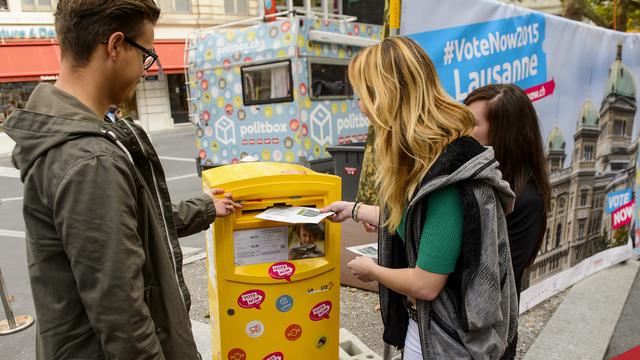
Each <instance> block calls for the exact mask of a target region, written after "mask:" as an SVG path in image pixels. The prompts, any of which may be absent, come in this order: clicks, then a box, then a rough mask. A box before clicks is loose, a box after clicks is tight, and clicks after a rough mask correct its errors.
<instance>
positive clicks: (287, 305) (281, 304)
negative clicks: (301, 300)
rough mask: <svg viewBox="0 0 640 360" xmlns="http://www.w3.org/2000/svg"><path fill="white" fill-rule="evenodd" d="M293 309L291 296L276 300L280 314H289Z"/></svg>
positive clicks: (283, 296)
mask: <svg viewBox="0 0 640 360" xmlns="http://www.w3.org/2000/svg"><path fill="white" fill-rule="evenodd" d="M292 307H293V298H292V297H291V296H289V295H282V296H280V297H279V298H278V299H277V300H276V308H277V309H278V311H280V312H287V311H289V310H291V308H292Z"/></svg>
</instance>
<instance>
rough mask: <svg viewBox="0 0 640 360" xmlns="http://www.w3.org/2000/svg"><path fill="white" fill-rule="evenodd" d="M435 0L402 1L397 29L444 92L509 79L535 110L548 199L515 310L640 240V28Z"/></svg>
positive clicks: (461, 93) (483, 1) (626, 254)
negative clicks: (424, 56) (418, 50)
mask: <svg viewBox="0 0 640 360" xmlns="http://www.w3.org/2000/svg"><path fill="white" fill-rule="evenodd" d="M439 4H440V2H439V1H435V0H426V1H423V0H406V1H403V7H402V27H401V33H402V34H404V35H408V36H409V37H411V38H413V39H414V40H416V41H417V42H418V43H420V45H421V46H422V47H423V48H424V49H425V50H426V52H427V53H428V54H429V56H430V57H431V59H432V60H433V61H434V63H435V65H436V68H437V70H438V73H439V75H440V77H441V79H442V82H443V86H444V87H445V89H446V90H447V91H448V93H449V94H450V95H451V96H452V97H454V98H455V99H456V100H459V101H462V100H464V99H465V97H466V96H467V95H468V94H469V93H470V92H471V91H473V90H474V89H477V88H479V87H481V86H484V85H488V84H497V83H513V84H515V85H518V86H519V87H521V88H522V89H524V90H525V92H526V93H527V95H528V96H529V98H530V99H531V100H532V101H533V104H534V107H535V109H536V112H537V113H538V117H539V120H540V125H541V131H542V136H543V141H544V145H545V155H546V158H547V163H548V170H549V177H550V179H549V180H550V185H551V204H550V208H549V211H548V214H547V232H546V234H545V235H544V238H543V243H542V245H541V248H540V250H539V252H538V254H537V257H536V260H535V262H534V263H533V264H532V266H531V268H530V272H529V275H528V277H527V279H523V283H524V284H523V287H525V286H526V284H527V283H528V286H529V287H528V289H527V290H525V291H523V293H522V296H521V299H520V300H521V306H520V311H521V312H523V311H526V310H527V309H529V308H531V307H533V306H534V305H536V304H538V303H540V302H542V301H543V300H545V299H547V298H549V297H551V296H552V295H554V294H556V293H557V292H559V291H561V290H563V289H565V288H566V287H568V286H570V285H572V284H574V283H575V282H577V281H579V280H581V279H583V278H585V277H586V276H589V275H590V274H592V273H594V272H596V271H598V270H601V269H604V268H606V267H608V266H611V265H613V264H616V263H618V262H620V261H623V260H626V259H628V258H630V257H631V256H632V254H633V250H632V248H633V247H634V245H635V248H636V250H638V249H639V248H640V236H638V234H640V230H636V227H637V228H638V229H640V223H638V221H635V219H637V218H638V214H640V210H639V209H638V207H637V206H636V205H634V204H638V201H634V193H635V196H638V191H635V188H636V186H638V185H639V184H640V182H638V181H636V178H637V176H640V175H637V173H636V164H637V161H638V160H637V159H638V156H640V154H639V152H638V131H639V129H640V113H639V112H638V109H637V86H638V81H639V80H638V78H639V75H640V57H638V56H637V54H638V53H639V51H640V35H638V34H628V33H620V32H614V31H610V30H606V29H603V28H597V27H595V26H591V25H587V24H583V23H577V22H572V21H569V20H566V19H563V18H560V17H556V16H551V15H546V14H543V13H538V12H532V11H529V10H526V9H523V8H518V7H515V6H511V5H506V4H502V3H498V2H495V1H491V0H478V1H474V2H469V1H464V0H450V1H449V2H448V6H439ZM460 8H465V9H466V11H464V12H460V11H456V9H460ZM426 9H428V10H426ZM514 151H517V150H516V149H514ZM634 239H635V240H637V242H636V243H635V244H634V243H633V242H634ZM638 254H640V251H639V252H638Z"/></svg>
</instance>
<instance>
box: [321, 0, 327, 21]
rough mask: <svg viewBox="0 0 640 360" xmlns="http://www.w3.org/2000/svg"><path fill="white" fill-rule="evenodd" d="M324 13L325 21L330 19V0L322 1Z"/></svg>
mask: <svg viewBox="0 0 640 360" xmlns="http://www.w3.org/2000/svg"><path fill="white" fill-rule="evenodd" d="M322 13H323V14H324V20H328V19H329V0H322Z"/></svg>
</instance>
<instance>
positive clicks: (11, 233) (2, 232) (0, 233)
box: [0, 229, 26, 239]
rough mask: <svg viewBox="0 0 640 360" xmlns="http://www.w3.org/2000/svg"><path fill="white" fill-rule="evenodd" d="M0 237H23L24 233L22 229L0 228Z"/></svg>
mask: <svg viewBox="0 0 640 360" xmlns="http://www.w3.org/2000/svg"><path fill="white" fill-rule="evenodd" d="M0 237H12V238H19V239H24V238H25V237H26V234H25V232H24V231H16V230H7V229H0Z"/></svg>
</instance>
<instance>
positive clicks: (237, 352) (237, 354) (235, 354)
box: [227, 348, 247, 360]
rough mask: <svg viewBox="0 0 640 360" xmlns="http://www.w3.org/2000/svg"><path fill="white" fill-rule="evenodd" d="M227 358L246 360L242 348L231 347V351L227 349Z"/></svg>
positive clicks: (230, 359) (245, 354)
mask: <svg viewBox="0 0 640 360" xmlns="http://www.w3.org/2000/svg"><path fill="white" fill-rule="evenodd" d="M227 358H228V359H229V360H246V359H247V353H246V352H244V350H242V349H238V348H235V349H231V351H229V354H228V355H227Z"/></svg>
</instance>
